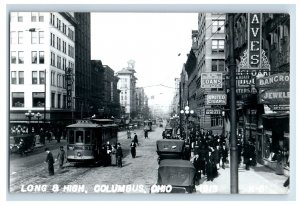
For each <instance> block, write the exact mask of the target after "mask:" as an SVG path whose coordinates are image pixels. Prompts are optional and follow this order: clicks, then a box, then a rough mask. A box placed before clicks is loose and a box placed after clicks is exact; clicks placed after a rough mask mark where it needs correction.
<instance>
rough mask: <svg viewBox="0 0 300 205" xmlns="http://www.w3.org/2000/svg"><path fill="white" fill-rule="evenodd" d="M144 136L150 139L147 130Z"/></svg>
mask: <svg viewBox="0 0 300 205" xmlns="http://www.w3.org/2000/svg"><path fill="white" fill-rule="evenodd" d="M144 136H145V139H146V138H148V131H147V130H144Z"/></svg>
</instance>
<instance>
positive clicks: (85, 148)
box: [66, 119, 118, 163]
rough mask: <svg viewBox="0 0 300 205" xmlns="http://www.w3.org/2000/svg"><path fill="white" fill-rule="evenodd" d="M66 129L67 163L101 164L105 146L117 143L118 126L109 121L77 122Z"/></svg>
mask: <svg viewBox="0 0 300 205" xmlns="http://www.w3.org/2000/svg"><path fill="white" fill-rule="evenodd" d="M66 128H67V160H68V161H69V162H73V163H97V162H103V161H104V158H105V156H104V155H105V152H104V147H105V144H106V143H107V142H109V143H110V145H115V144H117V141H118V125H117V124H115V123H114V122H113V121H112V120H109V119H90V120H78V121H77V122H76V123H75V124H71V125H69V126H67V127H66Z"/></svg>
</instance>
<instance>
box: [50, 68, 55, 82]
mask: <svg viewBox="0 0 300 205" xmlns="http://www.w3.org/2000/svg"><path fill="white" fill-rule="evenodd" d="M51 85H55V72H53V71H51Z"/></svg>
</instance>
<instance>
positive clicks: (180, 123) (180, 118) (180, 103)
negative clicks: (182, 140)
mask: <svg viewBox="0 0 300 205" xmlns="http://www.w3.org/2000/svg"><path fill="white" fill-rule="evenodd" d="M181 108H182V101H181V82H179V111H180V110H181ZM179 131H180V137H182V116H181V114H179Z"/></svg>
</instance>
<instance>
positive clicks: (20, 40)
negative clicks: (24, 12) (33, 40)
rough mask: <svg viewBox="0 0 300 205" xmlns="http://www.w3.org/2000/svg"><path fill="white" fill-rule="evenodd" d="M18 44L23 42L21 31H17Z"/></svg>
mask: <svg viewBox="0 0 300 205" xmlns="http://www.w3.org/2000/svg"><path fill="white" fill-rule="evenodd" d="M18 44H23V31H19V32H18Z"/></svg>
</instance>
